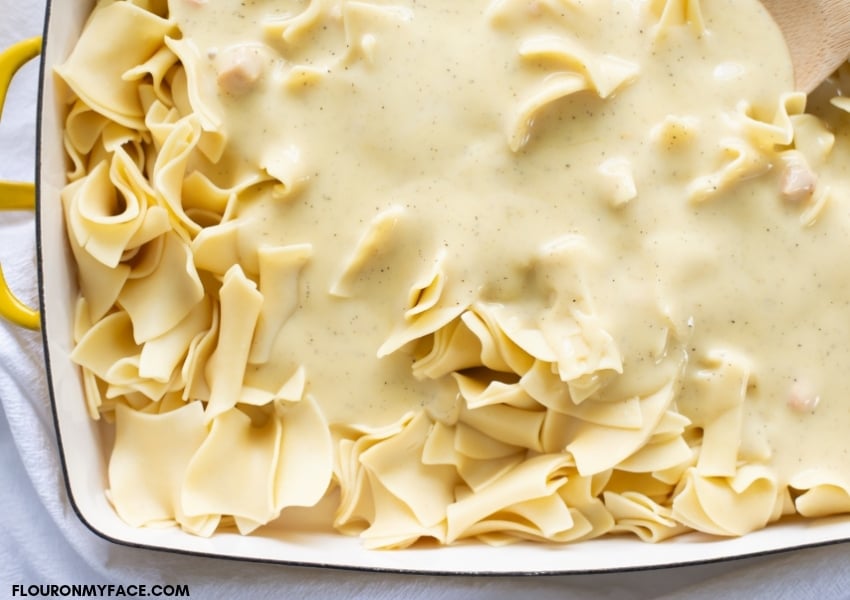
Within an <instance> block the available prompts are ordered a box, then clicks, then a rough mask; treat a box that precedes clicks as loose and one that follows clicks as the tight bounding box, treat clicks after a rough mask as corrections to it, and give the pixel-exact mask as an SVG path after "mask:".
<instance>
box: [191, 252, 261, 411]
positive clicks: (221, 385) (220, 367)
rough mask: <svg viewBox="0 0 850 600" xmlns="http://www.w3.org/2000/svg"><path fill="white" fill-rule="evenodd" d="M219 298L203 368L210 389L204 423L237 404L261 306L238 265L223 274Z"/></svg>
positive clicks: (251, 284)
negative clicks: (218, 313)
mask: <svg viewBox="0 0 850 600" xmlns="http://www.w3.org/2000/svg"><path fill="white" fill-rule="evenodd" d="M219 298H220V303H221V317H220V319H221V321H220V324H219V332H218V343H217V345H216V347H215V350H214V351H213V353H212V355H211V356H210V358H209V361H208V362H207V364H206V367H205V375H206V380H207V382H208V384H209V388H210V398H209V403H208V404H207V410H206V412H207V418H208V419H213V418H215V417H216V416H217V415H219V414H221V413H224V412H226V411H228V410H230V409H232V408H233V407H234V406H236V403H237V402H238V401H239V393H240V390H241V389H242V383H243V380H244V379H245V369H246V367H247V365H248V354H249V352H250V348H251V340H252V339H253V337H254V330H255V329H256V327H257V320H258V319H259V316H260V311H261V310H262V305H263V296H262V294H260V292H259V291H257V284H256V283H254V282H253V281H251V280H249V279H248V278H247V277H245V274H244V273H243V272H242V269H241V268H240V267H239V266H238V265H235V266H233V267H231V268H230V270H228V271H227V273H225V275H224V283H223V284H222V286H221V290H220V291H219Z"/></svg>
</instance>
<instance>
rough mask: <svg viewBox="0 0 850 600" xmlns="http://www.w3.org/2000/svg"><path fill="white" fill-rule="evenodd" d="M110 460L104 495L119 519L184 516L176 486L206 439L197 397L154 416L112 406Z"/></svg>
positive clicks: (140, 520) (148, 520)
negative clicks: (108, 499) (113, 439)
mask: <svg viewBox="0 0 850 600" xmlns="http://www.w3.org/2000/svg"><path fill="white" fill-rule="evenodd" d="M115 421H116V433H115V446H114V448H113V450H112V454H111V456H110V459H109V467H108V478H109V496H110V499H111V501H112V503H113V505H114V506H115V507H116V510H117V512H118V514H119V515H120V516H121V518H122V519H124V520H125V521H127V522H128V523H130V524H134V525H136V526H139V525H145V524H149V523H156V522H162V521H169V520H171V521H174V520H178V519H181V520H182V519H184V518H185V517H184V513H183V511H182V509H181V500H180V497H181V490H182V488H183V486H184V478H185V477H186V469H187V467H188V465H189V464H190V461H191V459H192V457H193V456H194V455H195V453H196V452H197V451H198V449H199V448H200V447H201V445H202V444H203V442H204V440H205V439H206V438H207V429H206V426H205V424H204V415H203V407H202V406H201V404H200V403H199V402H192V403H189V404H186V405H185V406H184V407H183V408H179V409H177V410H173V411H170V412H166V413H163V414H159V415H147V414H142V413H140V412H138V411H135V410H133V409H131V408H129V407H127V406H124V405H123V404H119V405H118V406H117V407H116V420H115Z"/></svg>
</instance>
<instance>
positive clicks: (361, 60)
mask: <svg viewBox="0 0 850 600" xmlns="http://www.w3.org/2000/svg"><path fill="white" fill-rule="evenodd" d="M352 4H353V3H352ZM704 4H705V6H704V7H703V13H704V14H703V17H704V19H705V26H706V29H707V31H706V32H705V33H704V34H702V35H698V34H695V33H694V31H692V30H690V29H688V28H680V29H679V30H676V31H670V32H667V33H665V34H664V36H660V37H658V38H657V39H654V37H653V34H652V33H651V29H652V27H653V23H651V22H649V20H648V19H647V18H646V17H647V15H646V14H645V13H646V12H647V11H646V9H645V7H644V6H643V5H642V3H638V2H629V1H625V0H624V1H619V2H610V3H608V2H597V3H583V2H576V3H575V5H573V4H572V3H563V4H560V3H544V2H539V3H535V2H502V3H490V2H480V1H478V2H456V1H454V0H433V1H431V2H425V3H423V2H409V3H408V2H396V3H392V4H380V5H378V4H375V5H369V6H371V7H372V8H370V9H369V10H371V11H379V12H378V14H379V17H378V18H372V20H368V19H369V17H363V19H362V20H360V19H357V18H351V21H352V24H351V25H348V27H350V29H351V30H355V31H356V33H353V34H349V35H360V36H369V37H366V40H367V42H370V41H371V45H370V47H369V49H368V50H364V49H363V48H362V44H361V45H360V47H357V44H354V45H353V44H352V43H351V42H350V41H347V40H346V34H347V31H348V30H347V29H346V23H345V21H344V20H343V19H342V18H341V17H340V15H339V14H335V13H334V6H335V3H328V5H327V9H326V14H325V15H324V16H323V17H322V18H320V19H317V20H316V21H315V23H314V24H313V25H312V26H311V27H310V28H309V29H308V30H306V31H304V32H301V33H300V34H299V35H300V39H299V41H298V43H297V44H291V46H292V47H294V48H295V50H293V51H291V52H290V44H287V42H285V41H283V40H281V39H276V38H278V36H276V35H274V34H273V33H270V32H269V30H273V28H272V27H269V23H272V22H274V21H276V20H281V19H283V18H285V17H286V16H291V15H292V14H296V13H297V12H299V11H300V10H302V9H303V8H305V6H306V5H305V4H304V3H299V2H290V3H289V5H287V4H286V3H279V2H277V3H264V2H236V1H219V2H215V3H210V4H208V5H201V6H196V5H193V4H192V3H191V2H172V11H173V15H174V17H175V19H176V21H177V22H178V23H179V27H180V29H181V30H182V31H183V33H184V36H185V38H186V39H188V40H191V42H192V43H193V44H195V45H196V46H197V47H198V49H199V50H200V52H201V53H203V54H208V55H209V56H211V57H214V56H216V54H217V53H218V52H221V51H222V50H224V49H226V48H227V47H229V46H233V45H238V44H262V45H263V46H262V53H263V59H264V61H266V62H265V64H264V65H263V75H262V78H261V80H260V81H259V83H258V84H257V86H256V89H254V90H252V91H251V92H250V93H247V94H237V95H228V94H227V93H224V92H221V93H219V94H218V100H219V102H220V114H221V117H222V122H223V123H224V127H225V129H226V131H227V134H228V137H229V142H230V151H232V152H233V154H234V155H238V156H240V157H243V158H244V159H245V160H246V161H247V162H248V163H251V164H257V163H259V164H267V163H268V162H269V157H274V156H279V155H280V154H281V153H282V152H289V153H290V154H291V155H292V154H294V155H296V156H297V157H298V158H297V161H298V165H297V166H298V168H300V169H302V171H301V172H300V173H299V176H300V177H303V178H304V181H303V184H302V189H301V190H300V191H299V192H298V193H295V194H293V195H292V196H291V197H287V198H286V199H285V200H280V199H275V198H273V197H271V196H270V195H268V194H265V195H262V196H260V197H258V198H257V199H256V200H254V201H251V202H247V203H245V204H244V205H242V206H240V208H239V219H240V220H242V221H243V224H242V227H244V230H245V239H246V240H250V243H255V244H259V245H262V244H270V245H278V244H292V243H309V244H312V245H313V250H314V254H313V260H312V261H311V262H310V264H309V265H308V266H307V267H306V268H305V270H304V272H303V275H302V277H303V279H302V291H301V297H302V300H301V304H300V305H299V307H298V310H297V311H296V312H295V313H294V314H293V316H292V317H291V319H290V320H289V321H288V323H287V324H286V326H285V328H284V330H283V332H282V334H281V336H280V338H279V340H278V343H277V345H276V347H275V350H274V355H275V358H274V360H272V361H270V362H269V363H267V364H266V365H262V366H258V367H254V368H253V370H252V371H251V372H249V375H248V377H249V379H250V378H255V379H256V380H257V381H266V382H275V381H277V380H279V379H280V377H281V374H282V373H288V372H292V371H294V369H295V368H296V367H297V365H300V364H304V365H305V366H306V370H307V372H308V373H309V386H310V389H311V390H312V392H313V393H314V394H315V396H316V397H317V398H318V400H319V402H320V404H321V406H322V407H323V408H324V410H326V411H327V413H328V415H329V418H330V419H331V420H332V421H343V422H344V421H348V420H351V419H353V418H355V417H356V418H357V419H358V420H360V421H367V422H372V423H375V424H380V423H386V422H389V421H392V420H395V419H397V418H398V417H399V416H400V415H401V414H402V413H403V412H404V411H406V410H409V409H410V408H411V407H416V406H419V405H427V404H429V403H431V402H432V401H433V399H434V397H435V396H437V395H439V394H446V393H448V394H453V393H454V392H452V390H451V389H450V388H449V389H447V388H446V386H444V385H441V384H439V382H436V383H435V382H431V381H420V380H417V379H415V378H414V377H412V375H411V374H410V357H409V355H408V354H407V353H404V352H400V353H396V354H393V355H390V356H387V357H384V358H381V359H380V360H376V353H377V351H378V349H379V348H380V347H381V345H382V343H383V342H384V340H386V338H387V337H388V336H389V335H390V333H391V332H392V330H393V328H394V326H395V325H397V324H398V322H399V319H400V314H401V312H402V311H403V309H404V303H405V300H406V297H407V294H408V290H409V288H410V287H411V285H412V284H413V283H414V282H415V280H416V279H417V278H419V277H421V273H422V272H423V271H427V270H428V268H429V266H430V264H431V263H433V261H434V260H435V256H437V255H438V253H440V252H445V259H444V264H445V265H446V269H447V273H448V275H447V277H448V279H449V281H450V282H451V286H452V288H453V289H452V294H453V296H454V297H455V302H456V303H458V304H460V303H464V304H468V303H469V302H471V301H473V300H475V299H484V300H488V301H493V302H499V303H506V304H508V305H510V306H512V307H513V308H514V309H515V310H516V311H517V312H518V313H519V314H522V315H524V316H526V317H528V318H533V315H534V313H535V311H539V310H540V308H541V307H543V306H546V305H547V304H549V303H550V302H551V296H552V294H554V295H556V296H562V295H569V294H574V293H575V289H576V286H575V281H574V280H575V277H576V274H572V273H564V274H563V275H561V274H560V273H558V272H557V270H553V271H552V272H550V271H547V270H546V268H545V267H541V266H540V265H539V264H538V261H536V259H535V256H537V255H538V253H539V252H540V250H541V247H543V246H545V245H546V244H547V243H550V242H551V241H552V240H555V239H558V238H559V237H561V236H564V235H565V234H574V235H578V236H581V237H582V238H583V239H584V240H586V241H587V245H588V247H589V249H590V250H589V254H590V255H591V256H592V258H590V259H588V260H587V261H586V262H585V263H584V264H581V265H580V267H579V270H580V274H578V276H579V277H580V278H581V281H582V285H581V288H582V291H583V292H585V291H586V293H587V296H586V297H584V298H580V300H581V301H582V302H585V303H587V304H588V305H592V306H593V310H594V312H595V314H597V315H598V316H599V317H600V318H601V319H602V320H603V322H604V324H605V329H606V330H607V331H608V332H609V333H610V334H611V335H612V337H613V338H614V340H615V341H616V343H617V346H618V347H619V350H620V353H621V355H622V359H623V374H622V376H621V377H620V378H618V380H617V381H616V382H614V383H613V384H612V385H611V390H610V391H609V392H608V393H609V394H614V396H609V397H610V398H611V399H619V398H627V397H630V396H633V395H635V394H638V393H642V392H643V393H645V392H646V391H647V385H648V384H649V385H650V387H651V384H652V383H653V382H654V381H655V380H657V379H658V376H657V375H656V376H654V375H655V374H656V373H658V372H660V373H664V374H665V375H661V377H662V378H663V377H664V376H666V373H669V367H665V361H664V360H663V357H662V354H663V355H665V356H672V355H680V354H681V353H684V354H686V355H687V374H686V376H685V377H684V380H683V381H684V384H683V390H682V398H681V401H680V409H681V410H682V411H683V412H684V414H686V415H688V416H689V417H691V418H692V419H693V420H694V421H695V422H698V421H699V419H700V411H701V410H703V408H702V407H701V406H700V404H699V403H697V402H689V401H688V396H689V391H688V386H687V382H688V380H689V377H692V376H693V374H694V372H696V371H697V370H699V369H700V368H701V366H700V365H701V363H703V362H704V361H705V360H707V357H709V356H711V355H712V353H713V352H715V351H717V350H727V351H734V352H737V353H740V354H742V355H743V356H745V357H746V359H747V360H748V361H749V362H750V363H751V365H752V370H753V374H754V379H755V381H756V382H757V384H751V386H750V389H749V391H748V395H747V403H746V419H747V425H746V427H745V430H748V431H750V434H751V435H763V436H764V440H763V441H766V443H767V444H768V446H769V448H770V452H771V455H772V461H773V463H774V464H776V465H777V466H778V467H781V469H782V470H783V471H787V470H789V469H796V468H799V463H816V464H818V465H824V464H825V463H826V464H829V466H833V467H836V468H837V467H839V466H840V465H841V464H842V463H843V462H844V460H845V459H846V452H847V449H846V444H845V440H844V435H843V433H842V432H845V431H847V429H848V426H850V419H848V413H847V411H846V409H845V408H844V407H843V403H842V398H843V396H844V394H845V392H846V385H847V378H846V376H845V373H846V365H847V364H848V362H850V356H848V348H847V344H846V339H847V327H846V322H847V319H846V315H847V310H848V306H847V305H848V302H850V288H848V284H850V270H848V269H847V268H846V267H844V264H846V261H845V260H844V258H843V252H842V244H843V240H846V239H848V233H850V220H848V215H847V213H846V211H842V210H840V208H839V207H838V206H837V204H838V203H837V201H836V202H834V203H833V204H835V205H831V206H829V207H828V208H827V209H826V211H825V212H824V214H822V215H821V217H820V218H819V219H818V221H817V223H815V224H814V225H813V226H811V227H803V226H801V224H800V219H799V210H798V209H795V208H794V207H790V208H789V207H787V206H785V205H784V204H783V203H782V201H781V200H780V199H779V198H778V195H777V189H778V185H779V184H778V183H777V173H776V172H777V169H775V168H774V169H770V172H765V173H754V175H753V177H752V178H751V179H750V180H749V181H744V182H741V183H738V184H736V185H734V186H732V189H730V190H728V191H721V192H720V193H718V194H717V195H716V197H712V198H710V199H709V200H706V201H704V202H694V201H689V199H688V197H687V192H686V190H687V189H688V186H689V185H690V184H691V183H692V182H693V180H694V179H696V178H698V177H700V176H703V175H706V174H708V173H710V172H711V171H712V170H714V169H716V168H717V167H718V166H719V165H721V164H722V161H724V160H725V159H726V157H724V155H723V151H722V149H721V148H722V143H723V139H724V138H726V137H730V136H737V135H739V133H738V132H737V131H736V130H735V127H736V125H737V124H736V123H734V122H733V121H732V119H730V117H729V115H732V114H734V113H735V112H736V111H737V107H736V104H737V103H738V102H739V101H740V100H741V99H742V98H747V99H748V100H749V102H751V103H752V105H753V107H754V110H753V112H756V113H761V114H764V115H771V114H772V112H774V111H776V110H777V108H778V107H777V106H776V102H777V98H778V97H779V95H780V94H781V93H782V92H784V91H786V90H788V89H790V88H791V72H790V67H789V60H788V58H787V56H786V54H785V52H784V49H783V46H782V43H781V39H780V37H779V34H778V33H777V32H776V30H775V28H774V27H773V26H772V24H771V23H770V22H769V20H768V17H767V16H766V15H765V13H764V12H763V10H761V9H760V7H758V6H756V3H743V4H742V3H739V2H732V1H731V0H730V1H721V2H708V3H704ZM290 5H291V6H290ZM496 5H500V6H501V7H502V10H504V11H505V13H509V14H510V15H511V17H512V19H511V20H509V21H506V22H505V23H500V22H499V19H496V18H492V17H491V18H488V17H487V15H486V13H487V11H488V10H490V11H493V10H494V8H493V7H494V6H496ZM552 6H556V7H557V8H556V9H552V8H551V7H552ZM380 11H384V12H380ZM364 12H365V11H364ZM559 13H560V14H559ZM264 28H265V29H266V33H264ZM755 31H757V32H758V35H755V34H753V32H755ZM558 35H561V36H571V37H572V38H573V39H576V40H578V42H579V43H580V44H586V46H587V48H588V50H589V51H590V52H593V53H603V54H604V55H607V56H613V57H616V58H617V59H620V60H622V61H624V62H627V63H630V64H634V65H639V69H638V70H637V74H636V77H635V79H634V81H633V82H631V83H628V84H626V85H624V86H623V89H620V90H618V91H617V92H616V93H615V94H613V95H612V96H610V97H608V98H605V99H603V98H600V97H599V95H598V94H596V93H594V92H593V91H585V92H580V93H577V94H574V95H571V96H568V97H565V98H562V99H560V100H558V101H555V102H552V103H551V104H549V105H548V106H546V107H545V108H544V109H543V110H541V111H540V113H539V114H538V115H536V116H535V118H534V123H533V125H532V126H531V128H530V137H529V139H528V142H527V143H526V144H525V145H524V146H523V147H522V148H520V149H518V150H516V151H514V150H512V149H511V147H510V145H509V139H508V138H509V134H507V133H506V132H507V131H508V130H509V125H507V123H508V122H509V121H510V115H511V114H512V113H513V112H514V111H516V110H517V105H518V103H519V102H521V100H522V98H523V97H525V96H527V95H528V94H529V93H530V91H532V90H534V89H535V87H537V86H540V85H541V82H543V81H545V80H546V78H547V77H550V78H551V77H552V74H553V73H557V72H559V71H563V70H564V68H565V65H563V64H559V63H558V62H557V61H556V60H554V59H552V58H551V57H544V58H540V59H523V58H522V57H520V56H519V55H518V51H517V49H518V46H519V45H520V43H521V42H522V41H523V40H528V39H535V38H537V39H543V38H546V37H547V36H558ZM357 41H358V40H356V39H355V42H357ZM362 41H363V38H362V37H361V39H360V40H359V42H362ZM765 48H771V49H772V50H771V51H765ZM214 65H215V61H214V59H213V58H211V59H210V60H209V61H208V62H207V65H206V66H207V68H209V69H215V66H214ZM301 66H308V67H310V68H314V69H316V70H317V72H320V73H321V74H320V75H317V76H316V80H315V81H308V82H305V83H303V85H302V84H299V85H294V86H291V87H287V84H286V83H285V81H286V80H287V78H289V77H292V73H293V72H294V71H295V70H296V69H298V68H299V67H301ZM670 116H674V117H678V118H679V119H680V121H681V122H684V123H687V124H691V125H690V127H691V129H690V131H684V132H683V133H682V135H681V136H680V137H681V138H684V139H677V136H676V135H675V133H674V134H672V135H671V136H669V137H668V138H665V139H659V134H658V133H657V131H658V128H659V127H661V126H663V124H664V122H665V119H667V118H668V117H670ZM665 144H666V145H667V146H669V147H665ZM612 161H613V162H612ZM617 161H619V163H618V162H617ZM617 164H620V165H624V166H625V169H626V171H627V172H628V173H630V174H632V176H633V185H634V194H628V193H626V196H633V197H628V198H626V199H625V200H624V201H622V202H620V201H618V200H617V198H618V188H617V185H618V182H617V181H616V178H615V177H610V176H606V175H605V174H604V171H605V169H606V167H607V168H608V169H609V171H610V168H611V166H612V165H615V166H616V165H617ZM764 170H765V171H768V170H769V169H768V168H767V167H766V168H765V169H764ZM393 207H398V208H399V212H398V217H397V223H396V224H395V226H394V230H393V234H392V237H391V244H390V248H389V249H388V250H387V251H386V252H384V253H382V254H381V255H380V256H379V257H377V258H376V259H375V260H374V261H372V262H370V263H369V264H368V267H367V268H366V269H364V271H363V272H362V273H360V274H358V276H357V277H356V280H355V281H354V282H352V284H351V292H350V296H348V297H335V296H333V295H331V294H329V293H328V291H329V290H330V289H331V288H332V287H333V285H334V281H335V278H337V277H338V276H339V273H340V268H341V267H340V265H341V263H342V262H343V260H342V259H343V257H346V256H349V255H351V253H352V251H353V249H354V248H355V247H356V245H357V242H358V239H359V238H360V237H361V236H363V235H364V233H365V231H366V229H367V227H368V224H369V223H370V222H371V221H372V220H373V219H374V218H375V217H376V215H379V214H381V213H383V212H384V211H387V210H390V209H392V208H393ZM559 276H560V277H563V278H564V279H565V280H567V281H563V282H562V281H559V280H558V277H559ZM569 279H572V280H573V281H569ZM796 381H805V382H806V385H809V386H811V387H813V389H814V390H816V394H817V395H818V396H819V398H820V403H819V405H818V406H817V410H816V411H814V413H813V414H809V413H805V414H800V413H795V412H794V411H791V410H789V409H788V407H787V406H786V401H787V398H788V397H789V394H791V393H792V392H791V390H792V389H793V387H794V382H796ZM602 393H603V394H605V392H604V391H603V392H602Z"/></svg>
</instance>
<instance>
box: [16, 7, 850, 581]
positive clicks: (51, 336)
mask: <svg viewBox="0 0 850 600" xmlns="http://www.w3.org/2000/svg"><path fill="white" fill-rule="evenodd" d="M92 4H93V2H92V1H86V0H73V1H67V0H66V1H62V2H52V3H51V2H49V1H48V8H47V22H46V29H45V36H44V38H43V39H44V46H43V48H42V53H43V55H42V58H43V60H42V77H41V93H40V109H39V111H40V119H39V131H38V153H39V155H38V157H37V161H36V163H37V181H36V185H35V190H36V196H37V201H36V210H37V219H36V222H37V236H38V253H39V255H38V259H39V260H38V265H39V298H40V306H39V307H38V313H36V312H35V311H30V310H27V309H26V307H23V306H21V305H20V304H19V303H17V302H16V301H15V299H14V298H13V297H12V296H11V294H10V293H9V292H8V290H7V289H6V286H5V284H4V283H3V282H2V280H1V279H0V284H2V285H0V312H3V314H4V316H6V317H7V318H10V319H11V320H13V321H15V322H16V323H18V324H21V325H23V326H29V327H34V328H35V327H38V326H39V325H40V326H41V328H42V330H43V334H44V344H45V360H46V363H47V364H46V366H47V375H48V381H49V387H50V390H51V401H52V404H53V410H54V415H55V425H56V434H57V437H58V440H59V447H60V448H61V452H62V464H63V468H64V471H65V473H64V475H65V480H66V482H67V488H68V492H69V498H70V501H71V503H72V505H73V508H74V510H75V511H76V513H77V515H78V516H79V518H80V519H81V520H82V521H83V522H84V523H85V524H86V525H87V526H88V527H89V528H90V529H91V530H92V531H93V532H94V533H95V534H97V535H99V536H102V537H103V538H106V539H108V540H111V541H113V542H115V543H119V544H126V545H131V546H138V547H144V548H151V549H159V550H168V551H174V552H183V553H191V554H197V555H209V556H217V557H226V558H233V559H244V560H254V561H265V562H275V563H282V564H299V565H312V566H322V567H336V568H346V569H364V570H380V571H395V572H418V573H435V574H436V573H441V574H480V575H484V574H488V575H492V574H569V573H587V572H603V571H619V570H630V569H646V568H658V567H665V566H673V565H683V564H692V563H701V562H710V561H718V560H728V559H734V558H740V557H744V556H752V555H757V554H764V553H769V552H778V551H785V550H791V549H795V548H802V547H807V546H814V545H823V544H829V543H835V542H840V541H847V540H850V517H842V518H832V519H823V520H816V521H796V522H787V523H782V524H779V525H773V526H771V527H769V528H768V529H765V530H763V531H759V532H756V533H753V534H750V535H747V536H745V537H742V538H736V539H716V538H709V537H707V536H701V535H696V534H692V535H686V536H681V537H678V538H674V539H672V540H668V541H665V542H663V543H660V544H655V545H652V544H646V543H644V542H641V541H638V539H637V538H634V537H612V538H604V539H599V540H594V541H590V542H582V543H578V544H573V545H566V546H556V545H535V544H515V545H511V546H507V547H501V548H492V547H487V546H484V545H480V544H468V545H457V546H452V547H427V548H415V549H408V550H401V551H370V550H366V549H364V548H363V547H362V546H361V544H360V541H359V540H358V539H356V538H350V537H344V536H341V535H338V534H334V533H331V532H329V531H321V530H319V529H318V528H311V526H310V524H309V522H304V521H303V520H302V519H301V518H300V515H294V516H290V517H289V518H288V519H287V520H286V521H287V522H282V523H280V524H279V525H278V524H275V525H274V526H270V527H267V528H264V529H262V530H260V531H259V532H257V533H255V534H253V535H251V536H249V537H242V536H239V535H237V534H217V535H214V536H213V537H212V538H210V539H205V538H200V537H194V536H191V535H188V534H185V533H183V532H181V531H180V530H178V529H176V528H175V529H135V528H132V527H129V526H127V525H126V524H124V523H123V522H122V521H121V520H120V519H119V518H118V517H117V516H116V514H115V513H114V512H113V510H112V508H111V507H110V505H109V503H108V502H107V500H106V497H105V495H104V489H105V487H106V450H105V445H106V444H105V443H104V441H103V440H102V437H103V434H102V431H101V429H100V426H99V425H98V424H96V423H95V422H93V421H92V420H91V419H90V418H89V417H88V415H87V413H86V409H85V403H84V400H83V393H82V385H81V381H80V377H79V374H78V372H77V369H76V367H75V366H74V365H73V364H72V363H71V361H70V360H69V354H70V350H71V347H72V339H71V324H72V316H73V311H72V307H73V303H74V299H75V296H76V283H75V270H74V265H73V262H72V259H71V256H70V253H69V251H68V249H67V247H66V244H65V241H64V237H65V233H64V226H63V223H62V211H61V210H60V209H59V207H60V201H59V192H60V189H61V188H62V186H63V183H64V171H65V169H64V164H65V163H64V160H65V159H64V156H63V150H62V141H61V140H62V133H61V126H62V106H61V102H60V99H59V98H58V97H57V95H58V91H57V89H56V87H55V81H54V76H53V74H52V70H53V67H54V66H55V65H57V64H59V63H61V62H62V61H63V60H64V58H65V57H66V56H67V55H68V53H69V52H70V50H71V48H72V47H73V45H74V43H75V41H76V39H77V37H78V35H79V32H80V30H81V28H82V25H83V23H84V22H85V20H86V17H87V15H88V13H89V11H90V10H91V7H92ZM39 45H40V43H39V40H30V41H27V42H24V43H22V44H19V45H18V46H16V47H14V48H12V49H10V51H9V52H7V53H6V55H5V56H4V57H3V58H2V60H0V63H2V64H0V90H2V89H5V87H6V86H7V85H8V79H9V78H10V77H11V74H12V73H13V72H14V71H15V70H16V67H17V66H20V64H22V63H23V62H25V61H26V60H28V59H29V58H32V57H33V56H35V55H36V54H37V53H38V50H39ZM30 194H31V190H28V186H26V185H21V184H8V183H6V184H3V185H2V187H0V205H2V207H3V208H15V209H20V208H22V207H25V206H27V204H28V197H29V195H30Z"/></svg>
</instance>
